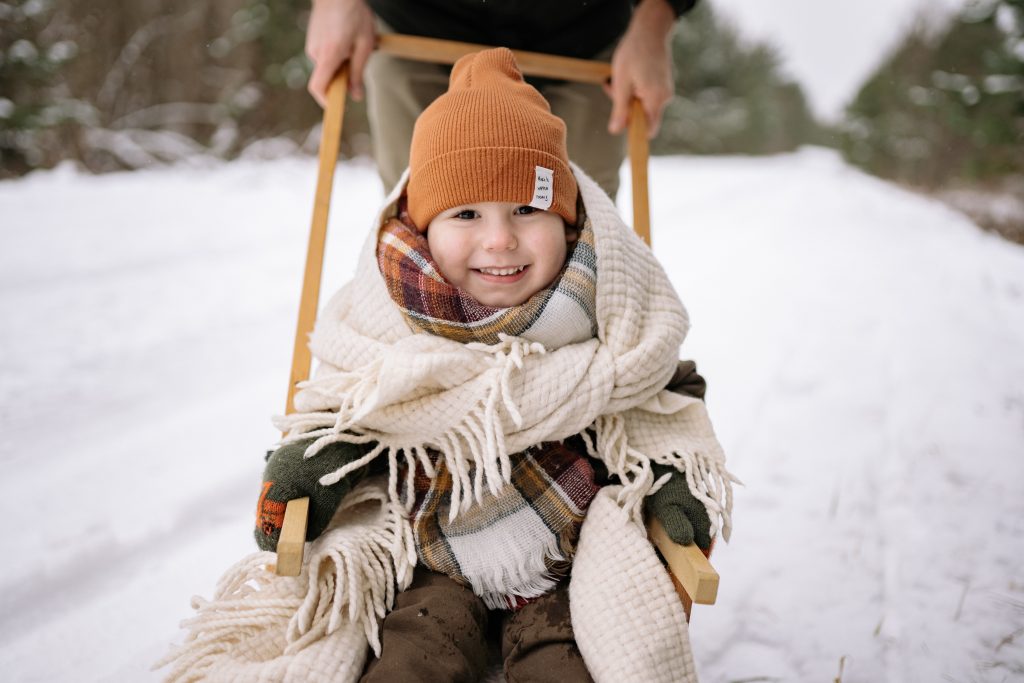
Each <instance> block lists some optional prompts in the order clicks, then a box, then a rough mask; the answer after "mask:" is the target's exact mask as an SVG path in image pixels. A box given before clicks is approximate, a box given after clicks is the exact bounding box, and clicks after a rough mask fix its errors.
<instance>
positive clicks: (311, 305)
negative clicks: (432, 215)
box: [276, 34, 718, 616]
mask: <svg viewBox="0 0 1024 683" xmlns="http://www.w3.org/2000/svg"><path fill="white" fill-rule="evenodd" d="M489 47H490V46H487V45H476V44H472V43H458V42H453V41H447V40H437V39H433V38H421V37H417V36H404V35H397V34H386V35H382V36H380V38H379V42H378V45H377V49H379V50H381V51H382V52H385V53H388V54H391V55H394V56H396V57H402V58H406V59H414V60H418V61H425V62H436V63H439V64H454V63H455V62H456V61H457V60H458V59H459V58H460V57H462V56H463V55H466V54H469V53H471V52H478V51H480V50H485V49H488V48H489ZM513 52H514V53H515V55H516V61H517V62H518V63H519V66H520V68H521V69H522V70H523V73H524V74H526V75H530V76H540V77H547V78H556V79H559V80H567V81H576V82H584V83H594V84H601V83H604V82H606V81H607V80H608V79H609V78H610V76H611V66H610V65H609V64H608V63H606V62H596V61H591V60H584V59H573V58H569V57H559V56H554V55H546V54H540V53H536V52H524V51H519V50H513ZM347 90H348V66H347V64H346V65H344V66H343V67H342V68H341V69H340V70H339V72H338V74H337V75H336V76H335V77H334V79H333V80H332V82H331V84H330V85H329V86H328V90H327V106H326V107H325V108H324V120H323V128H322V133H321V139H320V167H319V172H318V175H317V185H316V195H315V199H314V203H313V221H312V226H311V228H310V234H309V245H308V248H307V252H306V270H305V275H304V276H303V281H302V299H301V302H300V304H299V317H298V322H297V325H296V330H295V347H294V351H293V354H292V368H291V376H290V378H289V381H288V399H287V403H286V408H285V412H286V413H287V414H290V413H293V412H295V405H294V398H295V390H296V386H297V385H298V384H299V382H302V381H305V380H306V379H308V378H309V373H310V368H311V364H312V358H311V355H310V351H309V347H308V345H307V339H308V337H309V333H310V332H312V330H313V324H314V322H315V320H316V313H317V308H318V306H319V301H320V281H321V276H322V273H323V260H324V245H325V242H326V239H327V216H328V212H329V209H330V202H331V190H332V186H333V182H334V169H335V166H336V165H337V162H338V150H339V145H340V143H341V128H342V122H343V119H344V113H345V94H346V91H347ZM627 137H628V140H629V157H630V169H631V175H632V189H633V228H634V230H635V231H636V232H637V234H639V235H640V237H641V238H642V239H643V240H644V241H645V242H646V243H647V244H650V242H651V233H650V213H649V205H648V197H647V163H648V158H649V154H650V152H649V146H648V140H647V118H646V115H645V114H644V111H643V108H642V107H641V105H640V101H639V100H634V101H633V103H632V107H631V109H630V123H629V131H628V134H627ZM308 513H309V499H308V498H299V499H296V500H292V501H289V502H288V505H287V508H286V510H285V519H284V526H283V528H282V529H281V535H280V540H279V542H278V545H277V565H276V571H277V573H278V574H279V575H282V576H298V574H299V572H300V570H301V568H302V557H303V552H304V546H305V538H306V523H307V517H308ZM647 530H648V535H649V537H650V539H651V541H652V542H653V543H654V545H655V546H656V547H657V548H658V551H659V552H660V553H661V556H662V557H663V558H664V560H665V562H666V564H667V565H668V569H669V573H670V576H671V577H672V582H673V584H674V585H675V588H676V591H677V592H678V594H679V596H680V599H681V600H682V602H683V605H684V607H685V609H686V613H687V616H689V614H690V608H691V605H692V603H694V602H696V603H698V604H705V605H710V604H714V602H715V598H716V596H717V593H718V573H717V572H716V571H715V569H714V568H713V567H712V566H711V564H710V562H708V559H707V557H705V555H704V553H702V552H701V551H700V549H699V548H698V547H697V546H696V545H689V546H681V545H678V544H676V543H674V542H673V541H672V540H671V539H670V538H669V537H668V534H667V533H666V532H665V530H664V528H662V526H661V524H660V523H658V521H657V520H654V519H652V520H650V521H649V522H648V524H647Z"/></svg>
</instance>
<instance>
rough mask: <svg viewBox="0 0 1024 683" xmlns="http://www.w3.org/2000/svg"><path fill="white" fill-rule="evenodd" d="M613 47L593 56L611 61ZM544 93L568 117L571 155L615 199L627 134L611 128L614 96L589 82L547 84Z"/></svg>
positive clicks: (564, 117) (559, 113)
mask: <svg viewBox="0 0 1024 683" xmlns="http://www.w3.org/2000/svg"><path fill="white" fill-rule="evenodd" d="M613 50H614V47H609V48H606V49H605V50H604V51H603V52H601V53H600V54H598V55H596V56H595V57H594V59H596V60H600V61H608V60H609V59H611V55H612V52H613ZM541 94H543V95H544V97H545V98H546V99H547V101H548V102H549V103H550V104H551V111H552V112H553V113H554V114H555V115H556V116H558V117H559V118H561V119H562V120H563V121H565V127H566V129H567V130H566V143H567V145H568V147H569V158H570V159H571V160H572V161H575V162H576V163H577V164H579V166H580V168H582V169H583V170H584V171H585V172H586V174H587V175H589V176H590V177H591V178H593V179H594V180H595V181H597V184H598V185H600V186H601V189H602V190H604V191H605V192H607V193H608V196H609V197H611V198H612V199H613V200H614V199H615V195H616V193H618V191H619V168H620V167H621V166H622V161H623V159H625V158H626V137H625V135H612V134H610V133H609V132H608V119H609V117H611V115H612V101H611V98H609V97H608V96H607V95H605V94H604V89H603V88H602V87H601V86H600V85H592V84H589V83H570V82H565V83H560V84H557V85H547V86H545V87H544V89H543V90H542V91H541Z"/></svg>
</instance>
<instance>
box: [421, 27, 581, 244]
mask: <svg viewBox="0 0 1024 683" xmlns="http://www.w3.org/2000/svg"><path fill="white" fill-rule="evenodd" d="M406 193H407V196H408V201H409V215H410V217H411V218H412V220H413V222H415V223H416V225H417V226H418V227H419V229H420V230H426V227H427V224H428V223H430V221H431V220H433V218H434V217H435V216H437V214H439V213H441V212H442V211H444V210H445V209H450V208H451V207H453V206H459V205H461V204H471V203H474V202H514V203H516V204H524V205H529V206H535V207H537V208H540V209H546V210H548V211H551V212H553V213H557V214H558V215H560V216H561V217H562V218H563V219H565V221H566V223H567V224H569V225H574V224H575V223H576V179H575V178H573V175H572V171H570V170H569V155H568V152H567V151H566V147H565V123H563V122H562V120H561V119H560V118H558V117H557V116H555V115H554V114H552V113H551V107H550V106H549V105H548V103H547V100H545V99H544V97H543V96H541V94H540V93H539V92H537V90H536V89H535V88H534V87H533V86H531V85H529V84H527V83H526V82H525V81H523V74H522V73H521V72H520V71H519V66H518V65H517V64H516V60H515V57H514V56H513V54H512V52H511V50H508V49H507V48H503V47H500V48H495V49H493V50H484V51H483V52H477V53H474V54H470V55H466V56H465V57H463V58H462V59H460V60H459V61H457V62H456V63H455V66H454V67H453V68H452V75H451V79H450V80H449V82H448V92H446V93H445V94H444V95H441V97H439V98H437V99H436V100H435V101H434V102H433V103H432V104H431V105H430V106H429V107H427V108H426V109H425V110H424V111H423V113H422V114H421V115H420V117H419V118H418V119H417V120H416V127H415V128H414V130H413V134H412V147H411V148H410V150H409V184H408V187H407V188H406Z"/></svg>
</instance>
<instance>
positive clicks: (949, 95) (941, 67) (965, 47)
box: [842, 0, 1024, 187]
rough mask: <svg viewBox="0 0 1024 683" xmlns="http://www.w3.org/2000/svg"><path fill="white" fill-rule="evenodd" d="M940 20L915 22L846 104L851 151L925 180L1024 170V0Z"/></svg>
mask: <svg viewBox="0 0 1024 683" xmlns="http://www.w3.org/2000/svg"><path fill="white" fill-rule="evenodd" d="M933 23H934V22H930V21H928V19H927V17H922V18H921V19H920V20H919V21H918V22H917V23H915V24H914V25H913V26H912V27H911V28H910V30H909V31H908V32H907V33H906V35H905V36H904V37H903V39H902V41H901V42H900V43H899V45H898V46H897V47H896V49H895V50H894V51H893V52H892V53H891V54H890V55H889V56H888V58H886V59H885V60H884V61H883V62H882V64H881V65H880V66H879V68H878V69H877V70H876V71H875V73H874V74H873V75H872V76H871V77H870V78H869V79H868V81H867V82H866V83H865V84H864V85H863V87H862V88H861V89H860V92H858V93H857V95H856V97H855V98H854V99H853V102H852V103H851V104H850V105H849V106H848V108H847V110H846V119H845V122H844V125H843V135H842V148H843V151H844V153H845V154H846V156H847V158H849V159H850V160H851V161H853V162H854V163H856V164H859V165H861V166H863V167H864V168H865V169H867V170H868V171H870V172H872V173H875V174H877V175H882V176H885V177H890V178H895V179H898V180H902V181H905V182H908V183H911V184H914V185H921V186H925V187H936V186H940V185H943V184H946V183H948V182H950V181H951V180H954V179H965V180H969V181H985V180H990V179H993V178H999V177H1002V176H1005V175H1008V174H1015V173H1016V174H1019V173H1024V0H984V1H979V2H972V3H970V4H968V5H967V6H966V7H965V8H964V10H963V11H962V12H961V13H959V14H958V15H956V16H954V17H952V18H951V19H950V20H949V21H946V22H943V23H941V24H940V25H938V26H934V25H933Z"/></svg>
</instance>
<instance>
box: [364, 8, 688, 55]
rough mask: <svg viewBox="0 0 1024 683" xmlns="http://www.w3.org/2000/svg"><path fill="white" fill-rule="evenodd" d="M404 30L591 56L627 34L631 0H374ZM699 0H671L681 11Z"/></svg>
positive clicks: (385, 16) (392, 24) (384, 16)
mask: <svg viewBox="0 0 1024 683" xmlns="http://www.w3.org/2000/svg"><path fill="white" fill-rule="evenodd" d="M368 2H369V4H370V7H371V8H372V9H373V11H374V13H376V14H377V16H378V17H380V18H381V19H383V20H384V22H385V23H386V24H388V25H389V26H390V27H391V28H392V29H394V30H395V31H396V32H398V33H407V34H410V35H418V36H427V37H430V38H445V39H448V40H458V41H462V42H466V43H481V44H484V45H495V46H503V47H508V48H511V49H513V50H529V51H532V52H545V53H549V54H555V55H565V56H568V57H580V58H585V59H590V58H592V57H593V56H594V55H596V54H597V53H599V52H601V50H603V49H605V48H606V47H608V46H609V45H611V44H612V43H613V42H614V41H615V40H616V39H617V38H619V36H621V35H622V34H623V33H624V32H625V30H626V26H628V25H629V18H630V16H631V15H632V12H633V5H634V4H635V3H634V2H632V1H631V0H368ZM696 2H697V0H668V3H669V5H671V6H672V8H673V9H674V10H675V12H676V16H679V15H681V14H684V13H685V12H688V11H689V10H690V9H692V8H693V6H694V5H695V4H696Z"/></svg>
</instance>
